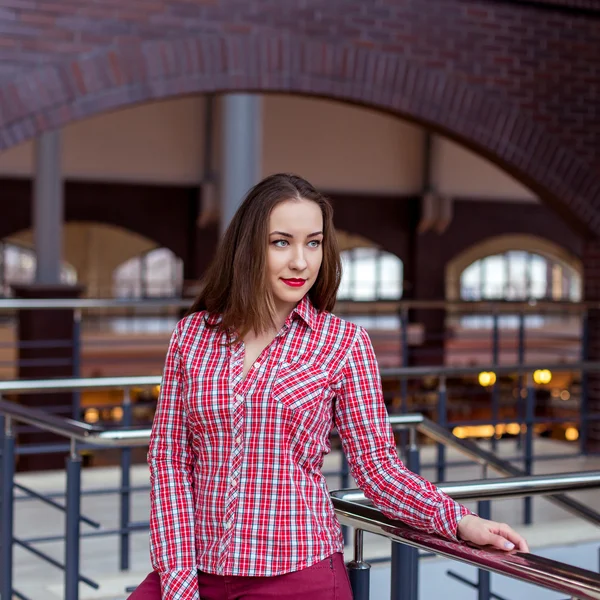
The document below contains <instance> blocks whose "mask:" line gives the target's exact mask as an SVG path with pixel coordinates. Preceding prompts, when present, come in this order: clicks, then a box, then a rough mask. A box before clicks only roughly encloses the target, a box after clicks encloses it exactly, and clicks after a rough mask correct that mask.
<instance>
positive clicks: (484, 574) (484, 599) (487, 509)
mask: <svg viewBox="0 0 600 600" xmlns="http://www.w3.org/2000/svg"><path fill="white" fill-rule="evenodd" d="M487 471H488V468H487V465H483V467H482V474H481V478H482V479H487ZM477 512H478V514H479V516H480V517H481V518H482V519H491V518H492V507H491V503H490V501H489V500H480V501H479V502H477ZM491 575H492V574H491V573H490V572H489V571H486V570H484V569H479V570H478V572H477V600H490V593H491Z"/></svg>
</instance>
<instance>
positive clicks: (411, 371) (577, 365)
mask: <svg viewBox="0 0 600 600" xmlns="http://www.w3.org/2000/svg"><path fill="white" fill-rule="evenodd" d="M539 369H548V370H550V371H553V372H556V373H560V372H570V371H588V372H597V371H600V362H583V361H580V362H572V363H558V364H549V363H547V362H546V363H533V364H512V365H501V366H500V365H491V364H490V365H479V366H476V367H437V366H430V367H398V368H396V367H388V368H384V369H381V370H380V374H381V377H382V378H383V379H387V378H396V379H405V378H411V379H415V378H418V377H451V376H453V375H477V374H479V373H481V371H485V370H488V371H494V373H496V375H507V374H511V373H525V372H532V371H537V370H539ZM161 379H162V378H161V376H160V375H145V376H138V377H80V378H74V377H69V378H63V379H32V380H23V379H15V380H7V381H0V394H2V393H27V392H61V391H72V390H79V389H86V390H92V389H96V390H101V389H109V388H125V387H134V386H153V385H160V383H161Z"/></svg>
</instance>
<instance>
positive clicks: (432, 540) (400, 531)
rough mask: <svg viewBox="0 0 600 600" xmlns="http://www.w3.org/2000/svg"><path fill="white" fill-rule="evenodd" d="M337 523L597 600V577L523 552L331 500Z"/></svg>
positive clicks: (599, 583)
mask: <svg viewBox="0 0 600 600" xmlns="http://www.w3.org/2000/svg"><path fill="white" fill-rule="evenodd" d="M332 502H333V506H334V508H335V512H336V514H337V516H338V519H339V521H340V522H341V523H342V524H343V525H349V526H351V527H354V528H356V529H357V530H362V531H368V532H370V533H374V534H376V535H381V536H383V537H386V538H388V539H390V540H392V541H393V542H400V543H402V544H408V545H409V546H413V547H416V548H420V549H422V550H426V551H428V552H433V553H435V554H437V555H440V556H444V557H446V558H450V559H453V560H458V561H460V562H463V563H467V564H470V565H473V566H475V567H478V568H480V569H485V570H487V571H494V572H496V573H499V574H501V575H506V576H507V577H511V578H513V579H519V580H520V581H524V582H526V583H531V584H534V585H539V586H542V587H544V588H547V589H549V590H553V591H556V592H560V593H564V594H568V595H569V596H571V597H574V598H580V599H582V600H600V575H598V574H597V573H593V572H592V571H587V570H585V569H580V568H578V567H574V566H571V565H567V564H565V563H560V562H557V561H554V560H549V559H547V558H542V557H540V556H536V555H535V554H527V553H523V552H510V553H506V552H502V551H500V550H488V549H485V548H480V547H471V546H469V545H467V544H465V543H462V542H453V541H450V540H446V539H443V538H441V537H438V536H436V535H433V534H429V533H424V532H421V531H418V530H416V529H413V528H411V527H409V526H408V525H404V524H403V523H400V522H398V521H395V520H392V519H388V518H387V517H385V516H384V515H383V514H382V513H381V512H380V511H379V510H377V509H376V508H373V507H369V506H363V505H361V504H358V503H356V502H351V501H348V500H344V499H341V498H336V497H335V496H332Z"/></svg>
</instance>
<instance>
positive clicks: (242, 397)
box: [236, 394, 244, 402]
mask: <svg viewBox="0 0 600 600" xmlns="http://www.w3.org/2000/svg"><path fill="white" fill-rule="evenodd" d="M236 400H237V401H238V402H243V401H244V396H242V395H241V394H238V395H237V396H236Z"/></svg>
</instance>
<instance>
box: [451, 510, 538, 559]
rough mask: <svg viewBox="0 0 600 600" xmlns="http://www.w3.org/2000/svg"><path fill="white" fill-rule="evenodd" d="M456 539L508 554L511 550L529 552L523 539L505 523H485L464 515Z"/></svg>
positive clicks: (478, 518)
mask: <svg viewBox="0 0 600 600" xmlns="http://www.w3.org/2000/svg"><path fill="white" fill-rule="evenodd" d="M457 536H458V539H460V540H464V541H466V542H473V543H474V544H477V545H478V546H494V548H498V550H504V551H506V552H508V551H509V550H512V549H513V548H516V549H517V550H520V551H521V552H529V546H528V545H527V542H526V541H525V538H523V537H521V536H520V535H519V534H518V533H517V532H516V531H513V530H512V529H511V528H510V527H509V526H508V525H506V524H505V523H495V522H494V521H487V520H486V519H482V518H481V517H476V516H475V515H465V516H464V517H463V518H462V519H461V520H460V522H459V523H458V530H457Z"/></svg>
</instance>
